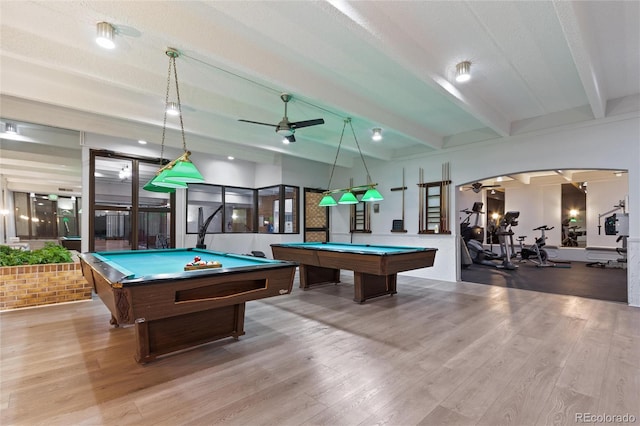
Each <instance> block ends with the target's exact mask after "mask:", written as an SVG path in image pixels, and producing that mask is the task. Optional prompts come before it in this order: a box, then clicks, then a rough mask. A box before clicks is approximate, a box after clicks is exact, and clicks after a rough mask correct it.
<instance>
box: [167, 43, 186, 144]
mask: <svg viewBox="0 0 640 426" xmlns="http://www.w3.org/2000/svg"><path fill="white" fill-rule="evenodd" d="M170 56H171V63H172V64H173V74H174V78H175V80H176V96H177V98H178V113H179V114H180V131H181V132H182V149H183V151H184V152H187V140H186V139H185V137H184V123H183V121H182V103H181V102H180V88H179V87H178V68H177V67H176V56H178V54H177V53H176V54H172V55H170Z"/></svg>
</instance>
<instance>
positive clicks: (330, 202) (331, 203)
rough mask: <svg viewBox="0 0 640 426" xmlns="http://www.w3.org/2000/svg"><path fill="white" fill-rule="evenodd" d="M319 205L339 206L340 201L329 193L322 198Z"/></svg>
mask: <svg viewBox="0 0 640 426" xmlns="http://www.w3.org/2000/svg"><path fill="white" fill-rule="evenodd" d="M318 205H319V206H320V207H331V206H337V205H338V203H336V200H335V199H334V198H333V197H332V196H331V195H329V194H327V195H325V196H324V197H322V200H320V203H319V204H318Z"/></svg>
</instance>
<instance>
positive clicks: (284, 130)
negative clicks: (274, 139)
mask: <svg viewBox="0 0 640 426" xmlns="http://www.w3.org/2000/svg"><path fill="white" fill-rule="evenodd" d="M276 133H277V134H279V135H281V136H285V137H286V136H291V135H293V131H292V130H291V129H287V128H280V127H278V129H277V130H276Z"/></svg>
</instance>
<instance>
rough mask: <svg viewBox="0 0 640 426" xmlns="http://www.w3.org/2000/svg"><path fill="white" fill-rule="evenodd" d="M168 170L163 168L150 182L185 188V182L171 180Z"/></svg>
mask: <svg viewBox="0 0 640 426" xmlns="http://www.w3.org/2000/svg"><path fill="white" fill-rule="evenodd" d="M170 172H171V170H170V169H164V170H163V171H161V172H160V174H159V175H157V176H156V177H155V178H153V179H152V180H151V182H150V183H151V184H153V185H155V186H160V187H163V188H173V189H185V188H186V187H187V184H186V183H185V182H177V181H175V180H173V179H172V178H171V175H170Z"/></svg>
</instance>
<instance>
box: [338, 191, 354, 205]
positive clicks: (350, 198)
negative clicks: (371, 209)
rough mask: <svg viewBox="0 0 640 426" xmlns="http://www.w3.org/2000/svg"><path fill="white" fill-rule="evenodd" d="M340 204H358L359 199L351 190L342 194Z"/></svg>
mask: <svg viewBox="0 0 640 426" xmlns="http://www.w3.org/2000/svg"><path fill="white" fill-rule="evenodd" d="M338 204H358V199H357V198H356V196H355V195H353V192H351V191H349V192H345V193H344V194H342V197H340V199H339V200H338Z"/></svg>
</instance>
